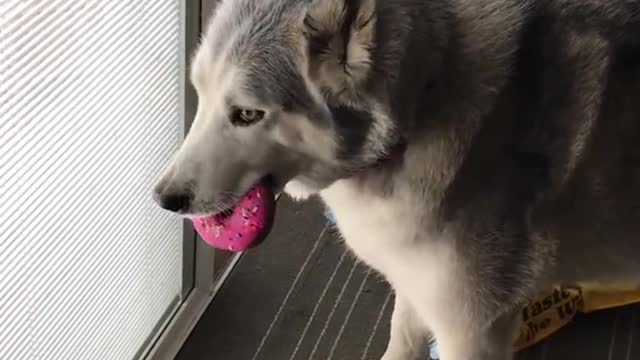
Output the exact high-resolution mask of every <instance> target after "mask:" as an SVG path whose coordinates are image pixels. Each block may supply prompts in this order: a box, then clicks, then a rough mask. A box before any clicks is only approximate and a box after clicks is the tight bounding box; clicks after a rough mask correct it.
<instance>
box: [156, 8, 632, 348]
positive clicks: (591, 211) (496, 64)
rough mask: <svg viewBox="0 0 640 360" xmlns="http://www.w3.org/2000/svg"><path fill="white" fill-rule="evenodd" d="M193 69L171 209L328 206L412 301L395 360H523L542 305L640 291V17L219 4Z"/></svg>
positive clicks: (400, 321)
mask: <svg viewBox="0 0 640 360" xmlns="http://www.w3.org/2000/svg"><path fill="white" fill-rule="evenodd" d="M191 71H192V73H191V76H192V82H193V84H194V87H195V88H196V90H197V93H198V97H199V107H198V111H197V116H196V118H195V122H194V124H193V127H192V129H191V131H190V132H189V134H188V136H187V138H186V140H185V142H184V144H183V145H182V147H181V148H180V150H179V151H178V153H177V155H176V157H175V160H174V161H173V163H172V164H171V165H170V166H169V168H168V170H167V172H166V173H165V174H164V176H163V177H162V179H161V180H160V182H159V184H158V186H157V187H156V197H157V199H158V200H159V202H160V203H161V204H162V205H163V206H165V207H168V206H166V205H167V204H166V203H167V199H173V200H175V199H176V198H178V199H181V201H179V205H180V206H178V207H176V206H173V209H172V210H175V211H179V212H180V213H182V214H184V215H186V216H198V215H203V214H210V213H212V212H215V211H218V210H220V209H223V208H225V207H228V206H229V204H230V202H232V201H233V199H234V198H235V197H236V196H237V194H240V193H242V192H244V191H246V190H247V189H248V188H249V187H250V186H251V185H252V184H253V183H255V182H256V181H257V180H258V179H260V178H262V177H263V176H265V175H270V176H271V177H272V178H273V179H274V181H275V182H276V184H277V186H278V188H280V189H282V188H284V189H285V190H286V191H287V192H289V193H290V194H292V195H293V196H295V197H298V198H304V197H307V196H310V195H313V194H319V195H320V197H321V198H322V199H323V200H324V202H325V203H326V204H327V205H328V206H329V207H330V208H331V209H332V211H333V212H334V213H335V215H336V219H337V226H338V228H339V230H340V232H341V233H342V235H343V237H344V239H345V241H346V244H347V245H348V246H349V247H350V248H351V249H352V250H353V252H354V253H355V254H356V255H357V256H358V257H359V258H360V259H361V260H362V261H364V262H365V263H367V264H368V265H370V266H371V267H372V268H374V269H375V270H377V271H378V272H380V273H381V274H382V275H383V276H384V277H385V278H386V279H387V280H388V281H389V283H390V284H391V285H392V286H393V288H394V289H395V292H396V302H395V309H394V313H393V317H392V320H391V337H390V341H389V345H388V348H387V351H386V353H385V355H384V356H383V359H384V360H412V359H422V358H423V357H424V352H425V344H426V342H428V341H429V340H430V337H431V336H433V337H435V338H436V339H437V341H438V344H439V347H440V352H441V357H442V359H443V360H509V359H512V357H513V341H514V337H515V335H516V331H515V330H516V325H517V320H518V318H517V315H518V310H519V309H520V307H521V306H522V304H523V302H525V301H526V300H527V299H529V298H530V297H531V296H533V295H535V294H537V293H538V292H539V291H541V290H546V289H548V288H549V286H551V285H552V284H568V285H570V284H574V283H577V282H580V281H612V280H618V281H621V280H625V281H626V280H636V279H638V278H640V240H639V239H638V235H639V234H640V221H639V219H640V147H639V146H638V145H639V144H640V0H260V1H256V0H221V2H220V4H219V5H218V7H217V9H216V10H215V13H214V14H213V16H212V18H211V19H210V22H209V25H208V28H207V30H206V32H205V35H204V37H203V39H202V43H201V45H200V46H199V48H198V50H197V52H196V53H195V55H194V58H193V62H192V66H191ZM238 109H241V110H243V109H248V110H259V111H262V112H263V113H264V117H263V118H261V120H260V121H258V122H256V123H252V124H246V126H238V124H237V123H234V122H233V121H231V118H232V114H234V111H237V110H238ZM173 205H175V201H174V204H173ZM267 246H268V245H267Z"/></svg>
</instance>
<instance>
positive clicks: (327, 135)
mask: <svg viewBox="0 0 640 360" xmlns="http://www.w3.org/2000/svg"><path fill="white" fill-rule="evenodd" d="M376 23H377V17H376V8H375V0H359V1H353V0H306V1H300V0H261V1H256V0H221V2H220V4H219V5H218V7H217V8H216V10H215V13H214V15H213V17H212V18H211V19H210V22H209V25H208V27H207V30H206V33H205V34H204V37H203V38H202V41H201V44H200V46H199V47H198V49H197V51H196V52H195V54H194V56H193V59H192V63H191V81H192V83H193V86H194V87H195V89H196V91H197V94H198V100H199V105H198V110H197V114H196V117H195V120H194V122H193V125H192V127H191V129H190V131H189V133H188V135H187V137H186V139H185V141H184V143H183V145H182V146H181V148H180V149H179V151H178V152H177V154H176V156H175V158H174V160H173V162H172V163H171V164H170V166H169V168H168V169H167V170H166V172H165V174H164V175H163V177H162V178H161V180H160V181H159V183H158V184H157V186H156V189H155V194H156V199H157V200H158V202H159V203H160V205H161V206H163V207H164V208H166V209H168V210H171V211H175V212H179V213H181V214H184V215H187V216H192V217H199V216H205V215H211V214H213V213H216V212H219V211H222V210H224V209H228V208H229V207H231V206H233V203H234V202H237V201H238V198H239V197H241V196H242V194H244V193H246V191H247V190H248V189H249V188H251V187H252V186H253V185H255V184H256V183H259V182H262V181H263V180H265V179H269V183H270V186H273V187H274V188H275V191H279V190H282V189H284V188H286V190H287V192H290V193H295V194H294V196H303V195H308V194H312V193H315V192H318V191H320V190H322V189H323V188H326V187H327V186H329V185H330V184H332V183H333V182H335V181H336V180H338V179H340V178H343V177H345V176H349V174H351V173H352V172H353V171H354V169H359V168H362V167H366V166H368V165H370V164H372V163H373V162H375V161H376V160H377V159H378V158H379V157H380V156H382V154H383V153H384V151H385V150H386V147H387V145H388V144H386V143H385V139H388V138H389V134H390V133H391V132H393V129H392V125H391V122H390V121H389V119H388V117H387V116H386V114H387V112H386V110H385V105H384V102H381V101H374V100H373V99H374V94H372V90H371V89H372V86H370V82H371V77H372V71H373V67H372V66H373V65H372V56H373V52H374V51H375V38H376Z"/></svg>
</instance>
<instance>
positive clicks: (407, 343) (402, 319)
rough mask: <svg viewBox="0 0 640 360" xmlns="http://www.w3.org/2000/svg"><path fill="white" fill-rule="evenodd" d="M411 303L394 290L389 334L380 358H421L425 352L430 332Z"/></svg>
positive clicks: (415, 359) (387, 359)
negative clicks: (384, 350)
mask: <svg viewBox="0 0 640 360" xmlns="http://www.w3.org/2000/svg"><path fill="white" fill-rule="evenodd" d="M419 319H420V317H419V316H418V314H417V313H416V312H415V311H414V309H413V307H412V306H411V304H409V302H408V301H406V299H405V298H404V297H403V296H402V294H398V293H397V292H396V299H395V305H394V308H393V315H391V334H390V338H389V344H388V346H387V351H386V352H385V354H384V356H382V359H381V360H423V359H425V358H426V354H427V344H428V341H429V340H430V332H429V330H428V329H427V327H426V326H425V325H424V324H423V323H422V321H421V320H419Z"/></svg>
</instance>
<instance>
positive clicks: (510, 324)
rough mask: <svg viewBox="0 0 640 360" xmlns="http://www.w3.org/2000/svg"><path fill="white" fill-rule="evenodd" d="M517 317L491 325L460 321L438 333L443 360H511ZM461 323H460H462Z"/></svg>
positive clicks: (510, 316)
mask: <svg viewBox="0 0 640 360" xmlns="http://www.w3.org/2000/svg"><path fill="white" fill-rule="evenodd" d="M517 319H518V318H517V315H516V314H508V315H505V316H502V317H501V318H499V319H497V320H495V321H493V322H492V323H490V324H482V323H478V322H470V321H469V322H465V321H464V320H465V319H457V320H458V321H452V322H450V323H449V324H448V326H447V328H446V329H439V330H440V331H437V332H436V333H435V336H436V338H437V341H438V349H439V351H440V358H441V359H442V360H512V359H513V357H514V348H513V346H514V345H513V343H514V340H515V334H516V330H517V324H518V322H517V321H516V320H517ZM460 320H461V321H460Z"/></svg>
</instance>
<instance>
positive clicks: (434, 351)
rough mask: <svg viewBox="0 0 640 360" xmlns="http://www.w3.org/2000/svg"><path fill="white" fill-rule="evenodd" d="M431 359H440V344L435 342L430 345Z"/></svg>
mask: <svg viewBox="0 0 640 360" xmlns="http://www.w3.org/2000/svg"><path fill="white" fill-rule="evenodd" d="M429 358H431V360H439V359H440V353H438V344H437V343H436V342H435V341H434V342H432V343H431V344H429Z"/></svg>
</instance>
